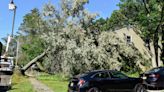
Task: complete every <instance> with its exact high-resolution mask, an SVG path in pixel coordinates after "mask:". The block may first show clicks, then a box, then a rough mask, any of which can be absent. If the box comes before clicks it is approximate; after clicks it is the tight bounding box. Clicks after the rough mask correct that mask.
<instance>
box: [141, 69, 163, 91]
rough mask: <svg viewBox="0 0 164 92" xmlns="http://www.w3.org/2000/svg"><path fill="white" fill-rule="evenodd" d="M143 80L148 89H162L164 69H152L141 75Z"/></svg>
mask: <svg viewBox="0 0 164 92" xmlns="http://www.w3.org/2000/svg"><path fill="white" fill-rule="evenodd" d="M141 78H143V79H144V82H143V83H144V84H145V85H146V86H147V87H148V88H160V89H161V88H162V89H164V67H157V68H153V69H151V70H150V71H147V72H145V73H143V74H141Z"/></svg>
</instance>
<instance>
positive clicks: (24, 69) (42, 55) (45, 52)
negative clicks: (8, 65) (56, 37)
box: [21, 48, 49, 75]
mask: <svg viewBox="0 0 164 92" xmlns="http://www.w3.org/2000/svg"><path fill="white" fill-rule="evenodd" d="M48 50H49V48H48V49H47V50H46V51H44V52H43V53H42V54H40V55H38V56H37V57H35V58H34V59H33V60H31V61H30V62H29V63H27V64H26V65H25V66H24V67H23V68H22V69H21V73H22V74H23V75H25V71H26V70H27V69H28V68H30V67H31V66H32V65H33V64H34V63H36V62H38V60H39V59H41V58H43V57H44V56H45V55H46V54H47V52H48Z"/></svg>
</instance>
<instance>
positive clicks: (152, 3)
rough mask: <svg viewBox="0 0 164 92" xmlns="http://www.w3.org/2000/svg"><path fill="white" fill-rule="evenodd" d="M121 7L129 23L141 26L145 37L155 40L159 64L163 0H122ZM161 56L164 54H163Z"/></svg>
mask: <svg viewBox="0 0 164 92" xmlns="http://www.w3.org/2000/svg"><path fill="white" fill-rule="evenodd" d="M119 7H120V11H121V13H122V14H124V15H125V17H126V18H127V19H128V23H130V24H132V25H134V26H139V28H140V29H141V31H142V34H143V39H150V40H151V41H153V45H154V51H155V52H154V53H155V60H156V64H157V66H158V65H159V64H158V60H159V58H158V49H159V43H158V42H159V37H160V36H161V35H159V33H161V31H160V30H162V24H163V21H164V20H163V14H164V13H163V11H164V3H163V0H121V2H120V4H119ZM162 34H163V33H162ZM162 38H163V37H162ZM163 47H164V46H162V47H161V48H163ZM161 57H163V56H162V55H161Z"/></svg>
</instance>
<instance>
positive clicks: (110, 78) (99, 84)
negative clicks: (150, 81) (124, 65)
mask: <svg viewBox="0 0 164 92" xmlns="http://www.w3.org/2000/svg"><path fill="white" fill-rule="evenodd" d="M142 81H143V80H142V79H141V78H131V77H127V76H126V75H124V74H123V73H121V72H119V71H115V70H96V71H91V72H87V73H84V74H82V75H78V76H75V77H73V78H72V79H71V80H70V83H69V85H68V92H116V91H119V92H125V91H126V92H127V91H128V92H129V91H130V92H145V89H144V87H143V85H142Z"/></svg>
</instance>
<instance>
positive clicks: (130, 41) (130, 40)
mask: <svg viewBox="0 0 164 92" xmlns="http://www.w3.org/2000/svg"><path fill="white" fill-rule="evenodd" d="M126 41H127V43H128V44H131V43H132V37H131V36H126Z"/></svg>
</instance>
